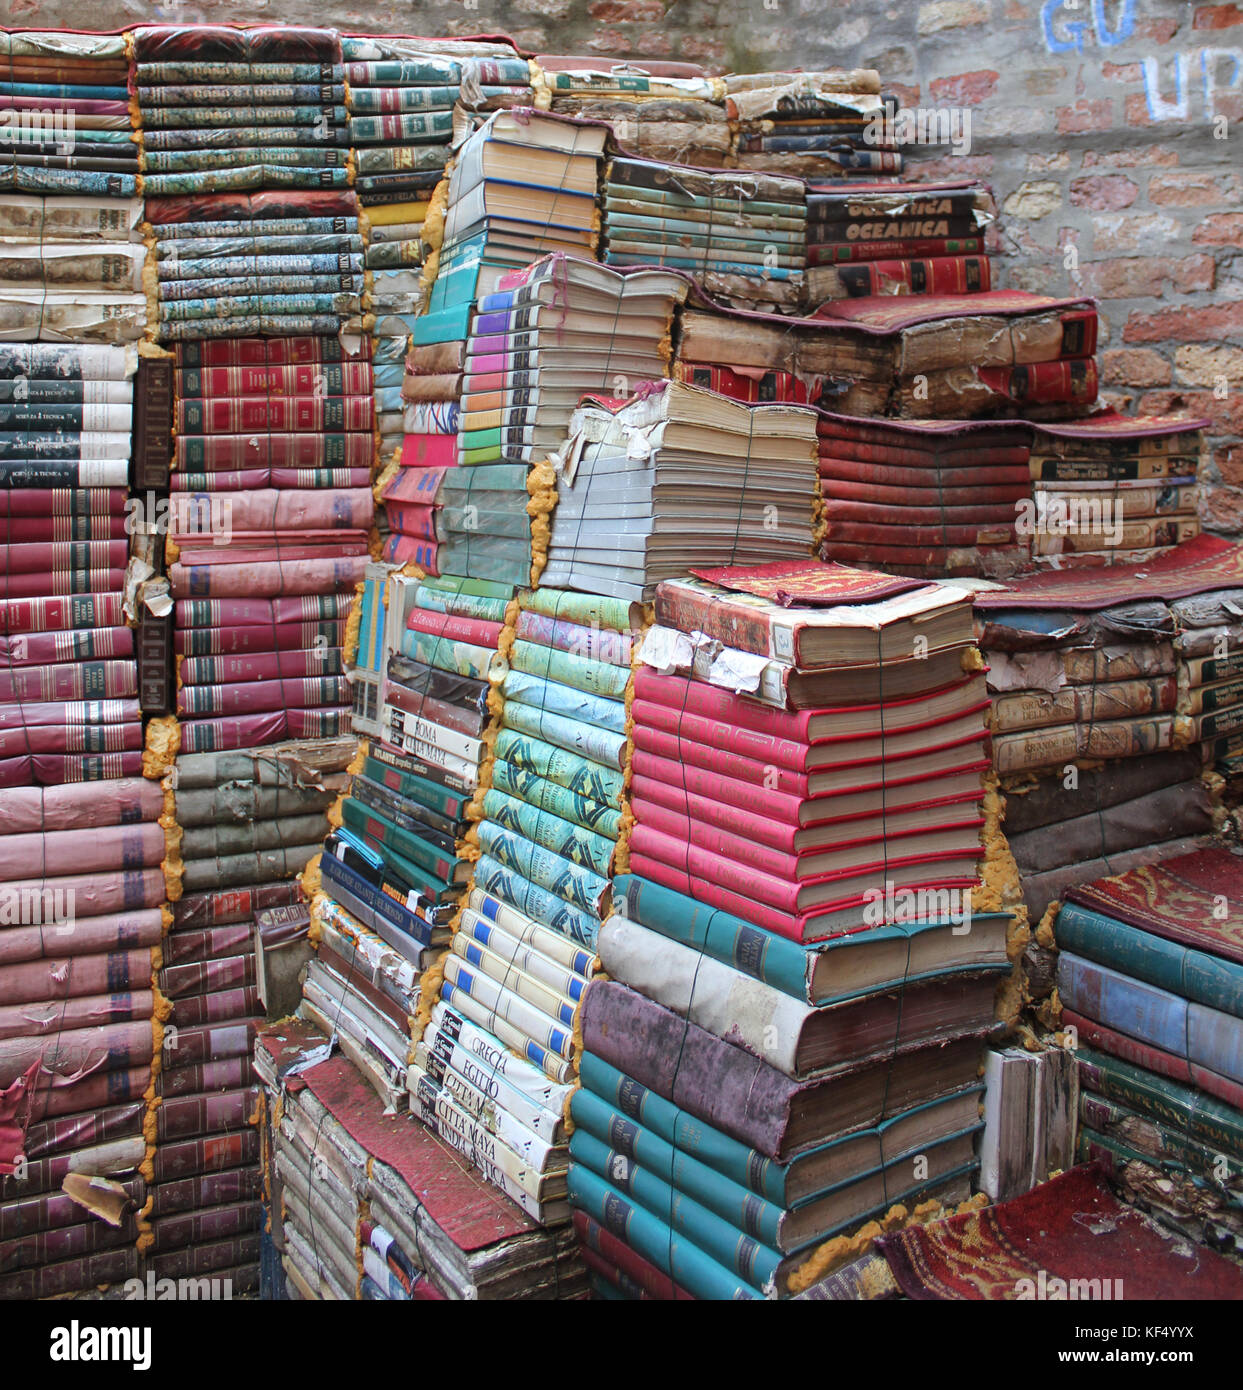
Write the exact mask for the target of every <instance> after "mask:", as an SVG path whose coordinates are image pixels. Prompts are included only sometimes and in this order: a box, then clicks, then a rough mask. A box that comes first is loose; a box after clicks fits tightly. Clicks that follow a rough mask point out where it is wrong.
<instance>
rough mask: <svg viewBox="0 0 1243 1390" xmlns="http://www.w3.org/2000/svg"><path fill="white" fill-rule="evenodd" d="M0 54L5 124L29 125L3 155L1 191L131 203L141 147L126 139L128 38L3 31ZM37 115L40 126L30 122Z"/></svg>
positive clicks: (0, 94)
mask: <svg viewBox="0 0 1243 1390" xmlns="http://www.w3.org/2000/svg"><path fill="white" fill-rule="evenodd" d="M0 55H2V60H3V65H4V81H3V82H0V111H3V112H4V118H5V120H6V121H12V122H14V123H18V122H23V121H24V122H28V124H26V125H23V126H22V129H21V139H20V141H19V142H18V143H17V144H15V145H14V146H13V147H12V148H10V149H9V150H8V151H6V153H5V158H4V162H3V165H2V166H0V188H2V189H3V190H4V192H5V193H6V194H13V193H54V194H71V193H72V194H85V195H88V196H95V197H99V196H102V197H111V198H132V197H134V196H135V194H136V193H137V192H138V147H137V145H135V144H134V142H133V140H132V139H131V134H130V133H131V130H132V123H131V120H130V109H129V87H128V84H129V58H128V54H127V49H126V43H125V35H124V34H75V33H69V32H67V31H66V30H64V29H58V30H54V31H53V32H51V33H41V32H39V31H37V30H27V31H23V32H21V33H16V34H13V33H3V34H0ZM35 112H38V113H40V114H41V115H42V118H43V122H44V124H43V125H42V128H39V127H38V126H36V125H34V124H33V120H34V118H33V116H32V113H35ZM10 128H12V127H10Z"/></svg>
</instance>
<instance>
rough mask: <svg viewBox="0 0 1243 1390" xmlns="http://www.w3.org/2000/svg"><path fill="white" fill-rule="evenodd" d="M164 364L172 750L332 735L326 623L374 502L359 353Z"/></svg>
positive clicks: (262, 343) (223, 352) (365, 371)
mask: <svg viewBox="0 0 1243 1390" xmlns="http://www.w3.org/2000/svg"><path fill="white" fill-rule="evenodd" d="M177 363H178V367H177V370H176V372H175V377H174V389H175V398H176V407H175V411H176V424H177V455H176V467H175V470H174V473H173V479H174V489H175V495H174V497H173V498H172V500H171V504H170V507H169V524H168V528H167V530H168V537H169V541H168V548H167V554H168V557H169V559H170V561H171V563H170V565H169V585H170V591H171V593H172V596H173V598H174V600H175V601H176V615H175V620H174V621H175V628H176V632H175V640H176V645H177V651H178V653H179V654H181V655H184V656H185V657H187V658H191V657H193V658H194V660H193V661H191V660H187V661H185V662H183V663H182V664H181V668H180V677H181V680H180V689H179V691H178V697H177V713H178V714H179V715H180V716H182V717H183V720H184V722H183V724H182V742H181V747H182V751H186V752H188V751H208V750H210V749H222V748H245V747H252V746H254V745H256V744H259V743H267V742H278V741H280V740H282V739H288V738H321V737H332V736H334V735H336V734H338V733H340V732H342V731H343V730H344V728H345V727H346V722H345V720H346V714H345V707H346V706H347V705H348V704H349V701H350V693H349V689H348V686H347V683H346V681H345V675H344V667H343V663H342V658H341V647H340V628H339V624H340V622H341V620H342V619H344V618H345V616H346V614H347V612H348V605H349V601H350V591H351V590H352V589H353V588H354V586H355V585H356V584H357V583H358V581H359V580H360V579H361V578H362V576H363V572H364V570H365V568H366V565H367V544H368V531H369V528H370V526H371V522H372V516H373V512H374V504H373V501H372V496H371V492H370V489H369V486H368V484H369V482H370V477H371V471H370V468H371V461H372V450H373V448H374V434H373V428H372V426H373V407H372V401H371V382H372V368H371V363H370V361H369V360H367V358H366V357H359V358H354V359H347V360H342V354H341V350H340V347H339V344H338V343H337V341H336V340H335V339H329V338H289V339H266V338H243V339H231V340H226V341H220V342H211V343H185V344H179V345H178V355H177ZM321 624H325V625H327V626H326V627H324V628H321V626H320V625H321Z"/></svg>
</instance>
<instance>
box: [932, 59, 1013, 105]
mask: <svg viewBox="0 0 1243 1390" xmlns="http://www.w3.org/2000/svg"><path fill="white" fill-rule="evenodd" d="M1000 76H1001V74H1000V73H998V72H995V71H994V70H993V69H992V68H981V69H980V70H979V71H978V72H960V73H958V74H957V75H956V76H954V77H934V78H933V79H932V81H931V82H930V83H929V84H928V88H929V91H930V92H931V94H932V99H933V101H935V102H937V103H939V104H940V105H942V106H979V104H980V103H981V102H982V101H987V100H988V98H989V97H991V96H992V95H993V93H994V92H995V91H996V90H997V79H998V78H999V77H1000Z"/></svg>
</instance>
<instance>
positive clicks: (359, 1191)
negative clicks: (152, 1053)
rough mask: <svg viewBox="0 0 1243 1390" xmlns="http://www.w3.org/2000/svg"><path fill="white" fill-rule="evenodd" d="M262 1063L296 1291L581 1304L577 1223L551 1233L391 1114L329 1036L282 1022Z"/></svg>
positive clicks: (275, 1230) (276, 1194) (281, 1236)
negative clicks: (332, 1048)
mask: <svg viewBox="0 0 1243 1390" xmlns="http://www.w3.org/2000/svg"><path fill="white" fill-rule="evenodd" d="M509 1060H510V1061H511V1062H512V1061H513V1060H514V1059H512V1058H510V1059H509ZM256 1065H257V1069H258V1071H259V1075H260V1076H261V1078H262V1079H263V1082H264V1085H265V1088H266V1093H267V1119H266V1122H265V1126H264V1129H265V1141H266V1153H267V1157H266V1159H265V1180H266V1187H267V1190H268V1192H269V1193H270V1194H271V1198H272V1213H273V1220H272V1229H271V1238H272V1241H273V1244H274V1246H275V1251H276V1253H277V1255H278V1256H279V1259H280V1263H281V1268H282V1274H283V1278H281V1279H280V1280H279V1285H280V1292H281V1293H283V1294H284V1296H286V1297H288V1298H292V1299H323V1298H327V1299H354V1298H363V1299H374V1300H393V1301H399V1302H404V1301H406V1300H420V1301H421V1300H428V1299H431V1300H437V1299H464V1300H483V1299H487V1300H496V1299H508V1298H525V1299H530V1298H540V1299H553V1298H578V1297H582V1295H583V1293H584V1292H585V1277H584V1272H583V1267H582V1264H581V1262H580V1261H579V1260H578V1259H577V1257H576V1253H575V1250H574V1246H573V1239H572V1236H571V1233H570V1231H569V1228H568V1227H566V1228H563V1229H562V1230H561V1231H560V1232H556V1233H554V1232H550V1231H545V1230H542V1229H541V1228H540V1227H539V1226H538V1225H537V1224H536V1222H535V1221H534V1220H532V1218H531V1217H529V1216H526V1215H524V1214H523V1213H522V1212H521V1211H520V1210H519V1209H518V1208H517V1207H516V1206H515V1205H514V1204H513V1203H512V1202H508V1201H506V1199H505V1198H504V1197H503V1196H502V1195H501V1193H499V1192H498V1191H497V1190H496V1188H495V1187H492V1186H490V1185H489V1184H488V1183H487V1182H486V1181H485V1180H484V1179H483V1178H482V1177H481V1176H480V1175H479V1173H477V1172H476V1171H475V1169H474V1168H473V1167H472V1166H471V1165H470V1163H469V1162H468V1161H467V1160H466V1159H465V1158H463V1157H462V1156H461V1155H460V1154H459V1153H457V1152H456V1151H455V1150H454V1149H452V1148H451V1147H450V1146H449V1145H447V1144H445V1143H443V1142H441V1141H440V1140H439V1139H438V1138H437V1137H436V1136H435V1135H434V1134H432V1133H431V1132H430V1131H429V1130H427V1129H424V1128H422V1127H421V1126H418V1125H414V1124H411V1122H410V1119H409V1117H408V1116H405V1115H398V1116H393V1115H390V1114H388V1113H386V1112H385V1111H384V1108H383V1106H382V1105H381V1103H380V1102H379V1100H377V1098H376V1097H375V1096H374V1095H372V1094H371V1092H370V1091H369V1090H368V1089H367V1086H366V1083H365V1082H364V1081H363V1080H362V1079H361V1078H360V1077H359V1075H358V1073H357V1071H356V1070H355V1069H354V1068H353V1067H351V1066H350V1064H349V1063H348V1062H347V1061H346V1060H345V1059H344V1058H341V1057H331V1058H329V1057H328V1038H327V1036H326V1035H324V1034H320V1033H317V1032H316V1031H315V1030H313V1029H310V1028H308V1027H307V1025H306V1024H304V1023H301V1022H300V1021H299V1020H296V1019H294V1020H286V1021H285V1022H283V1023H280V1024H276V1025H273V1026H272V1027H270V1028H269V1029H267V1030H265V1031H264V1032H262V1033H261V1034H260V1036H259V1040H258V1044H257V1047H256ZM278 1101H279V1110H278V1109H277V1104H278ZM270 1292H271V1293H272V1294H273V1296H275V1293H276V1291H275V1290H271V1291H270Z"/></svg>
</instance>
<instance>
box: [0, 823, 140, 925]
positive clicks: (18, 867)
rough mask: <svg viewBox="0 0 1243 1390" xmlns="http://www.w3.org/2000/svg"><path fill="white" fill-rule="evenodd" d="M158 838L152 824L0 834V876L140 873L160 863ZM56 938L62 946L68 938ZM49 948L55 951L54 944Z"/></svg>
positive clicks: (8, 878) (8, 877) (11, 877)
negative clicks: (139, 870) (131, 871)
mask: <svg viewBox="0 0 1243 1390" xmlns="http://www.w3.org/2000/svg"><path fill="white" fill-rule="evenodd" d="M163 840H164V831H163V828H162V827H161V826H160V824H159V823H158V822H157V821H140V822H139V823H138V824H137V825H95V826H89V827H83V828H82V829H80V830H43V831H34V832H32V833H30V834H24V835H0V876H2V877H3V879H4V880H5V881H8V880H11V879H15V878H18V877H20V876H22V875H23V874H32V873H34V874H41V875H46V876H49V877H51V876H54V875H57V874H63V873H66V872H68V871H69V870H73V869H76V870H78V871H79V872H81V873H87V872H90V871H93V870H103V871H106V872H113V871H114V870H116V869H143V868H147V867H148V866H154V865H156V864H158V863H159V862H160V861H161V860H162V859H163V857H164V850H163ZM61 940H62V942H64V943H65V944H67V943H68V940H69V937H68V935H67V934H66V936H65V937H62V938H61ZM52 946H53V949H57V943H56V941H55V940H53V942H52ZM60 949H63V947H61V948H60Z"/></svg>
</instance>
